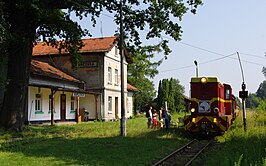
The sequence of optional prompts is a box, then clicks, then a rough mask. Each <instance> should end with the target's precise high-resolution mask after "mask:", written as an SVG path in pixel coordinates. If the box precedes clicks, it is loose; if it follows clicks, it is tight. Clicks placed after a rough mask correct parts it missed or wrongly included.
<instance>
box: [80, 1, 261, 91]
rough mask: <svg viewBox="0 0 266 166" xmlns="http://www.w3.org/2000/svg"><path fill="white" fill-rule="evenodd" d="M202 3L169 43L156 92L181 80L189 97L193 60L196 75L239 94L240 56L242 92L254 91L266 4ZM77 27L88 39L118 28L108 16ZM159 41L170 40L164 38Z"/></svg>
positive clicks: (246, 2) (157, 57)
mask: <svg viewBox="0 0 266 166" xmlns="http://www.w3.org/2000/svg"><path fill="white" fill-rule="evenodd" d="M203 3H204V4H203V5H202V6H200V7H198V9H197V14H196V15H194V14H192V13H190V12H189V13H187V14H186V15H185V16H184V17H183V19H182V21H181V22H180V25H181V26H182V30H183V34H182V40H181V41H174V40H172V39H170V41H169V46H170V48H171V49H172V52H171V54H170V55H169V56H168V58H167V59H166V60H164V61H163V63H162V64H161V65H160V66H159V67H158V70H159V74H158V75H157V76H155V78H154V79H152V81H153V83H154V85H155V89H156V90H157V89H158V84H159V81H160V80H162V79H167V78H171V77H172V78H175V79H178V80H179V81H180V84H181V85H183V86H184V87H185V95H187V96H190V94H189V88H190V84H189V83H190V79H191V77H194V76H196V66H195V64H194V61H195V60H196V61H197V62H198V74H199V76H217V77H218V78H219V80H220V81H221V82H222V83H227V84H230V85H231V86H232V88H233V93H234V94H235V95H236V96H238V92H239V91H240V90H241V85H242V82H243V79H242V76H241V69H240V64H239V60H238V56H237V52H238V54H239V57H240V59H241V64H242V67H243V73H244V81H245V83H246V87H247V89H246V90H248V92H249V93H255V92H256V91H257V89H258V88H259V85H260V84H261V83H262V82H263V81H264V80H266V78H265V77H264V75H263V74H262V72H261V71H262V67H263V66H266V56H265V54H266V10H265V9H266V1H265V0H223V1H221V0H220V1H218V0H203ZM80 24H81V25H82V27H84V28H88V29H90V31H91V34H92V37H102V36H104V37H106V36H113V35H114V32H115V30H117V26H116V25H115V24H114V23H113V20H112V15H109V14H108V13H106V14H104V15H102V16H101V17H100V18H99V19H98V23H97V25H96V27H95V28H92V27H91V26H90V24H91V23H90V20H89V19H84V20H83V21H80ZM142 33H143V34H145V33H146V32H145V31H144V32H142ZM163 38H167V39H169V37H168V36H163ZM144 43H145V42H144ZM161 58H163V55H161V54H158V55H155V59H154V60H159V59H161Z"/></svg>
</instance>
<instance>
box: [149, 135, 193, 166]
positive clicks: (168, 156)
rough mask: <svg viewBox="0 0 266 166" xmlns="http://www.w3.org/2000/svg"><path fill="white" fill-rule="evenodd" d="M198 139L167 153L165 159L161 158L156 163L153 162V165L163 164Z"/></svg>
mask: <svg viewBox="0 0 266 166" xmlns="http://www.w3.org/2000/svg"><path fill="white" fill-rule="evenodd" d="M195 141H196V139H193V140H192V141H190V142H189V143H187V144H186V145H184V146H182V147H181V148H179V149H177V150H175V151H174V152H172V153H170V154H169V155H167V156H166V157H164V158H163V159H161V160H160V161H158V162H156V163H155V164H153V165H152V166H158V165H160V164H162V163H163V162H164V161H166V160H167V159H168V158H170V157H172V156H173V155H175V154H176V153H177V152H179V151H181V150H183V149H185V148H186V147H187V146H189V145H191V144H192V143H193V142H195Z"/></svg>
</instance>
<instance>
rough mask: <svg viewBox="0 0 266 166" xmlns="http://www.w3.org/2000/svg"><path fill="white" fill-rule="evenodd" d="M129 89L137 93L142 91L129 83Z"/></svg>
mask: <svg viewBox="0 0 266 166" xmlns="http://www.w3.org/2000/svg"><path fill="white" fill-rule="evenodd" d="M127 89H128V90H131V91H137V92H139V91H140V90H139V89H138V88H136V87H134V86H133V85H130V84H129V83H127Z"/></svg>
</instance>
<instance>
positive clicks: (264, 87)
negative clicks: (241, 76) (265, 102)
mask: <svg viewBox="0 0 266 166" xmlns="http://www.w3.org/2000/svg"><path fill="white" fill-rule="evenodd" d="M256 95H257V97H259V98H261V99H266V80H264V81H263V82H262V83H261V84H260V86H259V88H258V90H257V92H256Z"/></svg>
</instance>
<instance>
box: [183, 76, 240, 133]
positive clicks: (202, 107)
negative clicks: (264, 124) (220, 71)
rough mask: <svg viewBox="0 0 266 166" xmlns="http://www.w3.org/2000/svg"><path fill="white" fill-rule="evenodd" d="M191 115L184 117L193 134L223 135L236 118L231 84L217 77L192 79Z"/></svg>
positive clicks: (186, 127) (187, 127)
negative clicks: (222, 81)
mask: <svg viewBox="0 0 266 166" xmlns="http://www.w3.org/2000/svg"><path fill="white" fill-rule="evenodd" d="M190 85H191V104H190V111H191V115H188V116H185V117H184V127H185V130H186V131H188V132H189V133H191V134H212V133H217V134H221V133H223V132H225V131H226V130H227V129H228V128H229V127H230V125H231V124H232V122H233V121H234V119H235V118H236V115H237V112H236V100H235V97H234V96H233V95H232V88H231V86H230V85H229V84H224V83H221V82H220V81H219V80H218V78H217V77H193V78H191V83H190Z"/></svg>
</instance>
